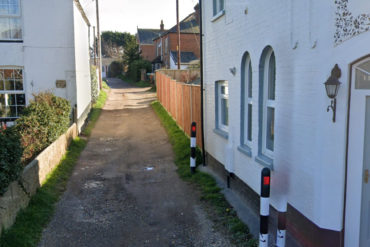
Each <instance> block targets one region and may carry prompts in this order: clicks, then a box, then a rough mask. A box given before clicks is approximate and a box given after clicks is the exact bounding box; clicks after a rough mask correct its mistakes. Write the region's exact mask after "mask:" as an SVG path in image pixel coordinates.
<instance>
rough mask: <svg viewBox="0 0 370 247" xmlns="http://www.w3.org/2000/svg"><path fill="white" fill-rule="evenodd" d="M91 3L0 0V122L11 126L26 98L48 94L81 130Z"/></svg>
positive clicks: (87, 90)
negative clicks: (69, 110) (63, 102)
mask: <svg viewBox="0 0 370 247" xmlns="http://www.w3.org/2000/svg"><path fill="white" fill-rule="evenodd" d="M92 2H93V0H83V1H78V0H63V1H61V0H48V1H43V0H2V1H0V121H2V122H8V124H11V123H12V122H13V121H14V120H15V119H16V118H17V117H19V115H20V114H21V112H22V109H23V108H24V106H25V105H27V104H28V102H29V101H30V100H31V99H32V94H35V93H38V92H41V91H51V92H53V93H54V94H55V95H57V96H60V97H64V98H66V99H68V100H69V101H70V102H71V106H72V107H75V111H76V112H75V115H76V116H77V119H78V123H79V125H80V126H81V124H82V122H83V120H84V119H85V118H86V116H87V113H88V111H89V109H90V107H91V83H90V51H89V47H90V45H89V42H90V39H91V40H93V39H92V38H90V36H91V32H90V27H91V29H92V24H91V21H94V20H95V17H94V16H93V15H92V16H90V17H88V15H87V14H86V13H89V14H93V13H94V12H95V9H91V7H92V6H94V4H91V3H92ZM83 6H89V7H88V8H87V7H86V8H84V7H83ZM86 9H88V12H86V11H85V10H86Z"/></svg>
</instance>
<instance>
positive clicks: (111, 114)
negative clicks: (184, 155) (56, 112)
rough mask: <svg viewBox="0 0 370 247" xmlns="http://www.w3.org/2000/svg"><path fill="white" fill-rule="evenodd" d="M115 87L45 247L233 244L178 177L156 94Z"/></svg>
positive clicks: (45, 237)
mask: <svg viewBox="0 0 370 247" xmlns="http://www.w3.org/2000/svg"><path fill="white" fill-rule="evenodd" d="M108 82H109V85H110V86H111V87H112V89H111V91H110V93H109V97H108V101H107V103H106V105H105V107H104V110H103V112H102V114H101V116H100V119H99V120H98V122H97V124H96V126H95V129H94V130H93V132H92V135H91V137H90V139H89V142H88V145H87V147H86V149H85V150H84V151H83V152H82V154H81V157H80V159H79V161H78V163H77V165H76V167H75V169H74V172H73V175H72V176H71V178H70V181H69V183H68V186H67V190H66V192H65V193H64V195H63V196H62V198H61V200H60V201H59V203H58V204H57V208H56V212H55V215H54V217H53V219H52V221H51V222H50V224H49V225H48V226H47V228H46V229H45V230H44V232H43V236H42V240H41V242H40V244H39V246H40V247H44V246H45V247H50V246H51V247H58V246H68V247H72V246H78V247H83V246H86V247H95V246H108V247H114V246H128V247H131V246H133V247H134V246H140V247H141V246H153V247H156V246H158V247H166V246H176V247H185V246H186V247H190V246H215V247H221V246H222V247H227V246H231V245H230V243H229V241H228V240H227V238H226V237H225V236H223V234H222V233H220V232H218V231H217V230H215V229H214V228H213V223H212V221H211V220H209V219H208V218H207V214H206V213H205V211H204V210H203V209H202V205H201V203H200V202H199V194H198V193H197V192H196V190H194V188H192V186H191V185H189V184H187V183H185V182H183V181H182V180H180V179H179V177H178V175H177V173H176V166H175V165H174V157H173V152H172V148H171V145H170V143H169V141H168V137H167V135H166V132H165V130H164V129H163V127H162V126H161V124H160V121H159V119H158V118H157V116H156V115H155V113H154V112H153V110H152V108H151V106H150V103H151V102H152V101H153V100H154V99H155V93H151V92H149V91H148V88H135V87H131V86H129V85H128V84H126V83H124V82H122V81H121V80H119V79H109V80H108Z"/></svg>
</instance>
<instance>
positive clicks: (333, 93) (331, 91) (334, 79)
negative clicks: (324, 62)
mask: <svg viewBox="0 0 370 247" xmlns="http://www.w3.org/2000/svg"><path fill="white" fill-rule="evenodd" d="M341 75H342V71H341V70H340V68H339V66H338V64H336V65H335V66H334V68H333V69H332V71H331V76H330V77H329V78H328V80H327V81H326V82H325V83H324V84H325V89H326V94H327V95H328V97H329V98H330V99H331V103H330V105H329V106H328V108H327V109H326V111H329V110H330V109H331V110H332V111H333V123H335V112H336V109H337V99H336V97H337V95H338V89H339V85H340V84H341V83H340V81H339V80H338V79H339V78H340V77H341Z"/></svg>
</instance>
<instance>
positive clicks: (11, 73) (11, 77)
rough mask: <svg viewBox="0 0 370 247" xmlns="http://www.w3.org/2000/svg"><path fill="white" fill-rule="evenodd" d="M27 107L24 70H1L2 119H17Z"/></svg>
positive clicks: (0, 105) (0, 99) (0, 103)
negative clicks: (24, 90)
mask: <svg viewBox="0 0 370 247" xmlns="http://www.w3.org/2000/svg"><path fill="white" fill-rule="evenodd" d="M25 105H26V97H25V94H24V93H23V73H22V69H18V68H14V69H12V68H5V69H1V68H0V117H1V118H16V117H18V116H19V115H20V114H21V113H22V111H23V109H24V107H25Z"/></svg>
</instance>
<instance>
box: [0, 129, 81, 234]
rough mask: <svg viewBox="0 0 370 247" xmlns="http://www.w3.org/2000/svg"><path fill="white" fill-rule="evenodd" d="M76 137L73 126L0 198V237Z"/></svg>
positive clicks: (31, 163) (31, 164)
mask: <svg viewBox="0 0 370 247" xmlns="http://www.w3.org/2000/svg"><path fill="white" fill-rule="evenodd" d="M77 135H78V131H77V125H76V124H73V125H72V126H71V127H70V128H69V129H68V130H67V132H66V133H65V134H63V135H62V136H60V137H59V138H58V139H57V140H56V141H55V142H53V143H52V144H51V145H50V146H49V147H47V148H46V149H45V150H44V151H42V152H41V153H40V154H39V155H38V156H37V157H36V158H35V159H34V160H33V161H32V162H30V163H29V164H28V165H27V166H26V167H25V168H24V170H23V172H22V175H21V178H20V181H21V182H18V181H15V182H13V183H11V184H10V185H9V187H8V190H7V191H6V192H5V194H4V195H3V196H0V235H1V232H2V230H3V229H4V228H5V229H6V228H9V227H10V226H11V225H12V224H13V223H14V221H15V218H16V216H17V213H18V211H19V210H20V209H22V208H25V207H26V206H27V205H28V202H29V201H30V198H31V196H32V195H34V194H35V193H36V190H37V188H39V187H40V186H41V185H42V184H43V183H44V182H45V180H46V178H47V176H48V174H49V173H50V172H51V171H52V170H53V169H54V168H55V167H56V166H57V165H58V164H59V162H60V160H61V159H62V157H63V155H64V154H65V153H66V151H67V149H68V146H69V144H70V143H71V141H72V140H73V139H74V138H76V137H77Z"/></svg>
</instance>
